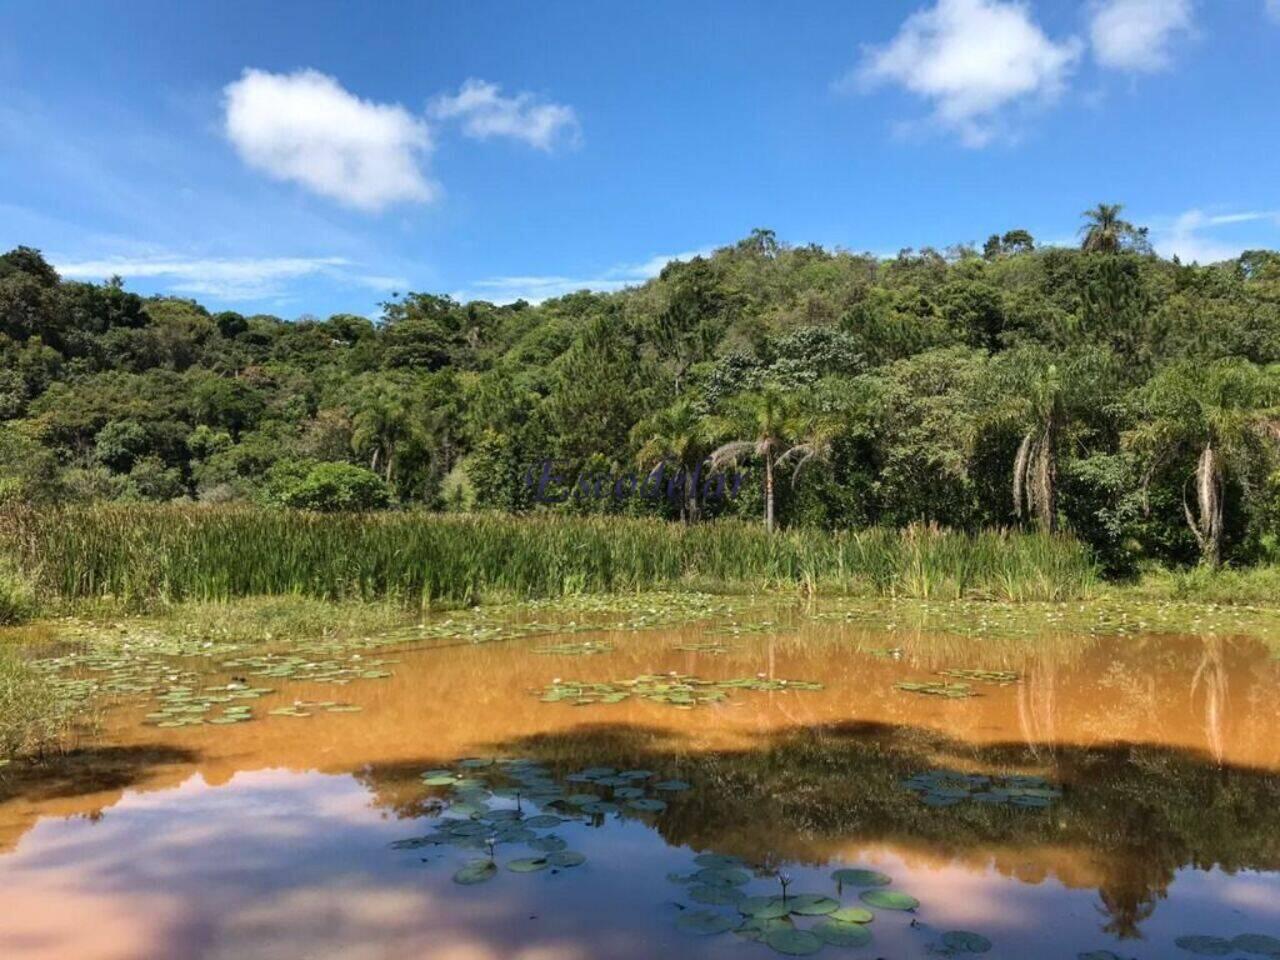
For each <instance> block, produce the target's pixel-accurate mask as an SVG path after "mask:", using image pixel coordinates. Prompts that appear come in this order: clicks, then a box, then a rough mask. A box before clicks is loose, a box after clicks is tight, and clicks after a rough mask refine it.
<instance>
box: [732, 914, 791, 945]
mask: <svg viewBox="0 0 1280 960" xmlns="http://www.w3.org/2000/svg"><path fill="white" fill-rule="evenodd" d="M790 929H793V928H792V926H791V921H789V920H782V919H779V918H777V917H747V919H746V920H744V921H742V924H741V925H740V926H738V927H737V928H735V929H734V931H733V932H734V933H736V934H737V935H738V936H740V937H742V938H743V939H745V940H757V941H759V940H763V939H764V938H765V937H767V936H768V935H769V934H771V933H773V931H775V930H790Z"/></svg>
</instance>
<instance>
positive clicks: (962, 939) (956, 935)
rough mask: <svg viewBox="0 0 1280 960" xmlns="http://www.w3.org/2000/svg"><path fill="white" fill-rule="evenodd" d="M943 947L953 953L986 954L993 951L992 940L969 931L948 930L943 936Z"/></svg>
mask: <svg viewBox="0 0 1280 960" xmlns="http://www.w3.org/2000/svg"><path fill="white" fill-rule="evenodd" d="M942 945H943V946H944V947H946V948H947V949H948V950H950V951H951V952H952V953H986V952H987V951H988V950H990V949H991V941H990V940H988V939H987V938H986V937H984V936H983V935H982V934H980V933H970V932H969V931H968V930H948V931H947V932H946V933H944V934H943V935H942Z"/></svg>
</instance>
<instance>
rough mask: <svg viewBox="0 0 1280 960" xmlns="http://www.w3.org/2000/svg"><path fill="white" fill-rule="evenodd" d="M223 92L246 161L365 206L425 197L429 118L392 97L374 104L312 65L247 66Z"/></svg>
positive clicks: (430, 189)
mask: <svg viewBox="0 0 1280 960" xmlns="http://www.w3.org/2000/svg"><path fill="white" fill-rule="evenodd" d="M223 94H224V97H225V108H226V117H225V122H226V134H227V136H228V138H229V139H230V140H231V142H232V144H233V145H234V146H235V148H236V152H237V153H239V154H240V157H241V159H243V160H244V162H245V163H247V164H249V166H251V167H253V168H255V169H257V170H261V171H262V172H264V173H267V174H269V175H270V176H272V177H275V178H276V179H279V180H291V181H294V182H296V183H300V184H302V185H303V186H304V187H306V188H308V189H309V190H313V191H314V192H316V193H319V194H321V195H322V196H326V197H329V198H331V199H334V200H337V201H339V202H340V203H344V204H347V205H348V206H352V207H357V208H359V209H362V210H370V211H377V210H381V209H383V208H384V207H386V206H388V205H390V204H393V203H396V202H400V201H415V202H423V201H428V200H431V199H432V198H433V197H435V196H436V194H437V192H438V188H437V187H436V185H435V184H433V183H432V182H431V181H430V180H429V179H428V178H427V177H426V175H425V174H424V172H423V169H422V162H423V160H424V159H425V156H426V154H427V153H428V152H429V151H430V150H431V135H430V131H429V130H428V129H427V125H426V124H425V123H424V122H423V121H422V120H421V119H419V118H417V117H414V116H413V115H412V114H410V113H409V112H408V111H407V110H405V109H404V108H403V107H401V106H399V105H397V104H383V103H373V102H371V101H369V100H362V99H360V98H359V97H357V96H355V95H353V94H351V93H349V92H348V91H347V90H345V89H343V87H342V86H341V85H340V84H339V83H338V81H337V80H335V79H334V78H333V77H329V76H326V75H325V74H323V73H318V72H317V71H315V70H299V71H298V72H296V73H290V74H278V73H267V72H265V71H262V70H252V69H247V70H245V71H244V73H243V75H242V76H241V77H240V79H239V80H236V81H235V82H233V83H230V84H228V85H227V86H226V87H225V88H224V90H223Z"/></svg>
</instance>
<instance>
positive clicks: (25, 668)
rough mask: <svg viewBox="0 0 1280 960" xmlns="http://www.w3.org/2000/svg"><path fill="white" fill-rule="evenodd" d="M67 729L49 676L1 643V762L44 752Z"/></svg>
mask: <svg viewBox="0 0 1280 960" xmlns="http://www.w3.org/2000/svg"><path fill="white" fill-rule="evenodd" d="M66 729H67V721H66V711H65V705H64V704H63V702H62V701H60V700H59V698H58V694H57V691H56V690H55V689H54V687H53V685H52V684H51V683H49V679H48V677H47V676H45V675H44V674H41V673H40V672H38V671H37V670H35V669H34V668H33V667H32V666H31V665H30V664H29V663H28V662H27V661H26V660H25V659H23V657H22V656H21V654H20V653H19V652H18V650H17V649H15V648H14V647H12V646H11V645H9V644H8V643H0V762H8V761H9V760H10V759H12V758H13V757H16V756H19V755H21V754H25V753H39V752H43V751H44V750H45V749H46V748H47V747H49V746H51V745H55V744H56V743H57V742H58V741H59V740H60V739H61V737H62V736H63V734H64V733H65V731H66Z"/></svg>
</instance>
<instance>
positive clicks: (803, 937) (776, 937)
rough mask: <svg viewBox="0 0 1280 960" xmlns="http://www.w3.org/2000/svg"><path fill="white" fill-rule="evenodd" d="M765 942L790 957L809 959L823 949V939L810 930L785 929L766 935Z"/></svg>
mask: <svg viewBox="0 0 1280 960" xmlns="http://www.w3.org/2000/svg"><path fill="white" fill-rule="evenodd" d="M764 942H765V943H767V944H768V945H769V946H771V947H772V948H773V949H774V950H776V951H777V952H778V953H785V954H786V955H787V956H789V957H807V956H808V955H809V954H811V953H817V952H818V951H819V950H821V949H822V939H821V938H820V937H819V936H818V935H817V934H816V933H810V932H809V931H808V930H795V929H787V928H783V929H780V930H771V931H770V932H769V933H767V934H765V937H764Z"/></svg>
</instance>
